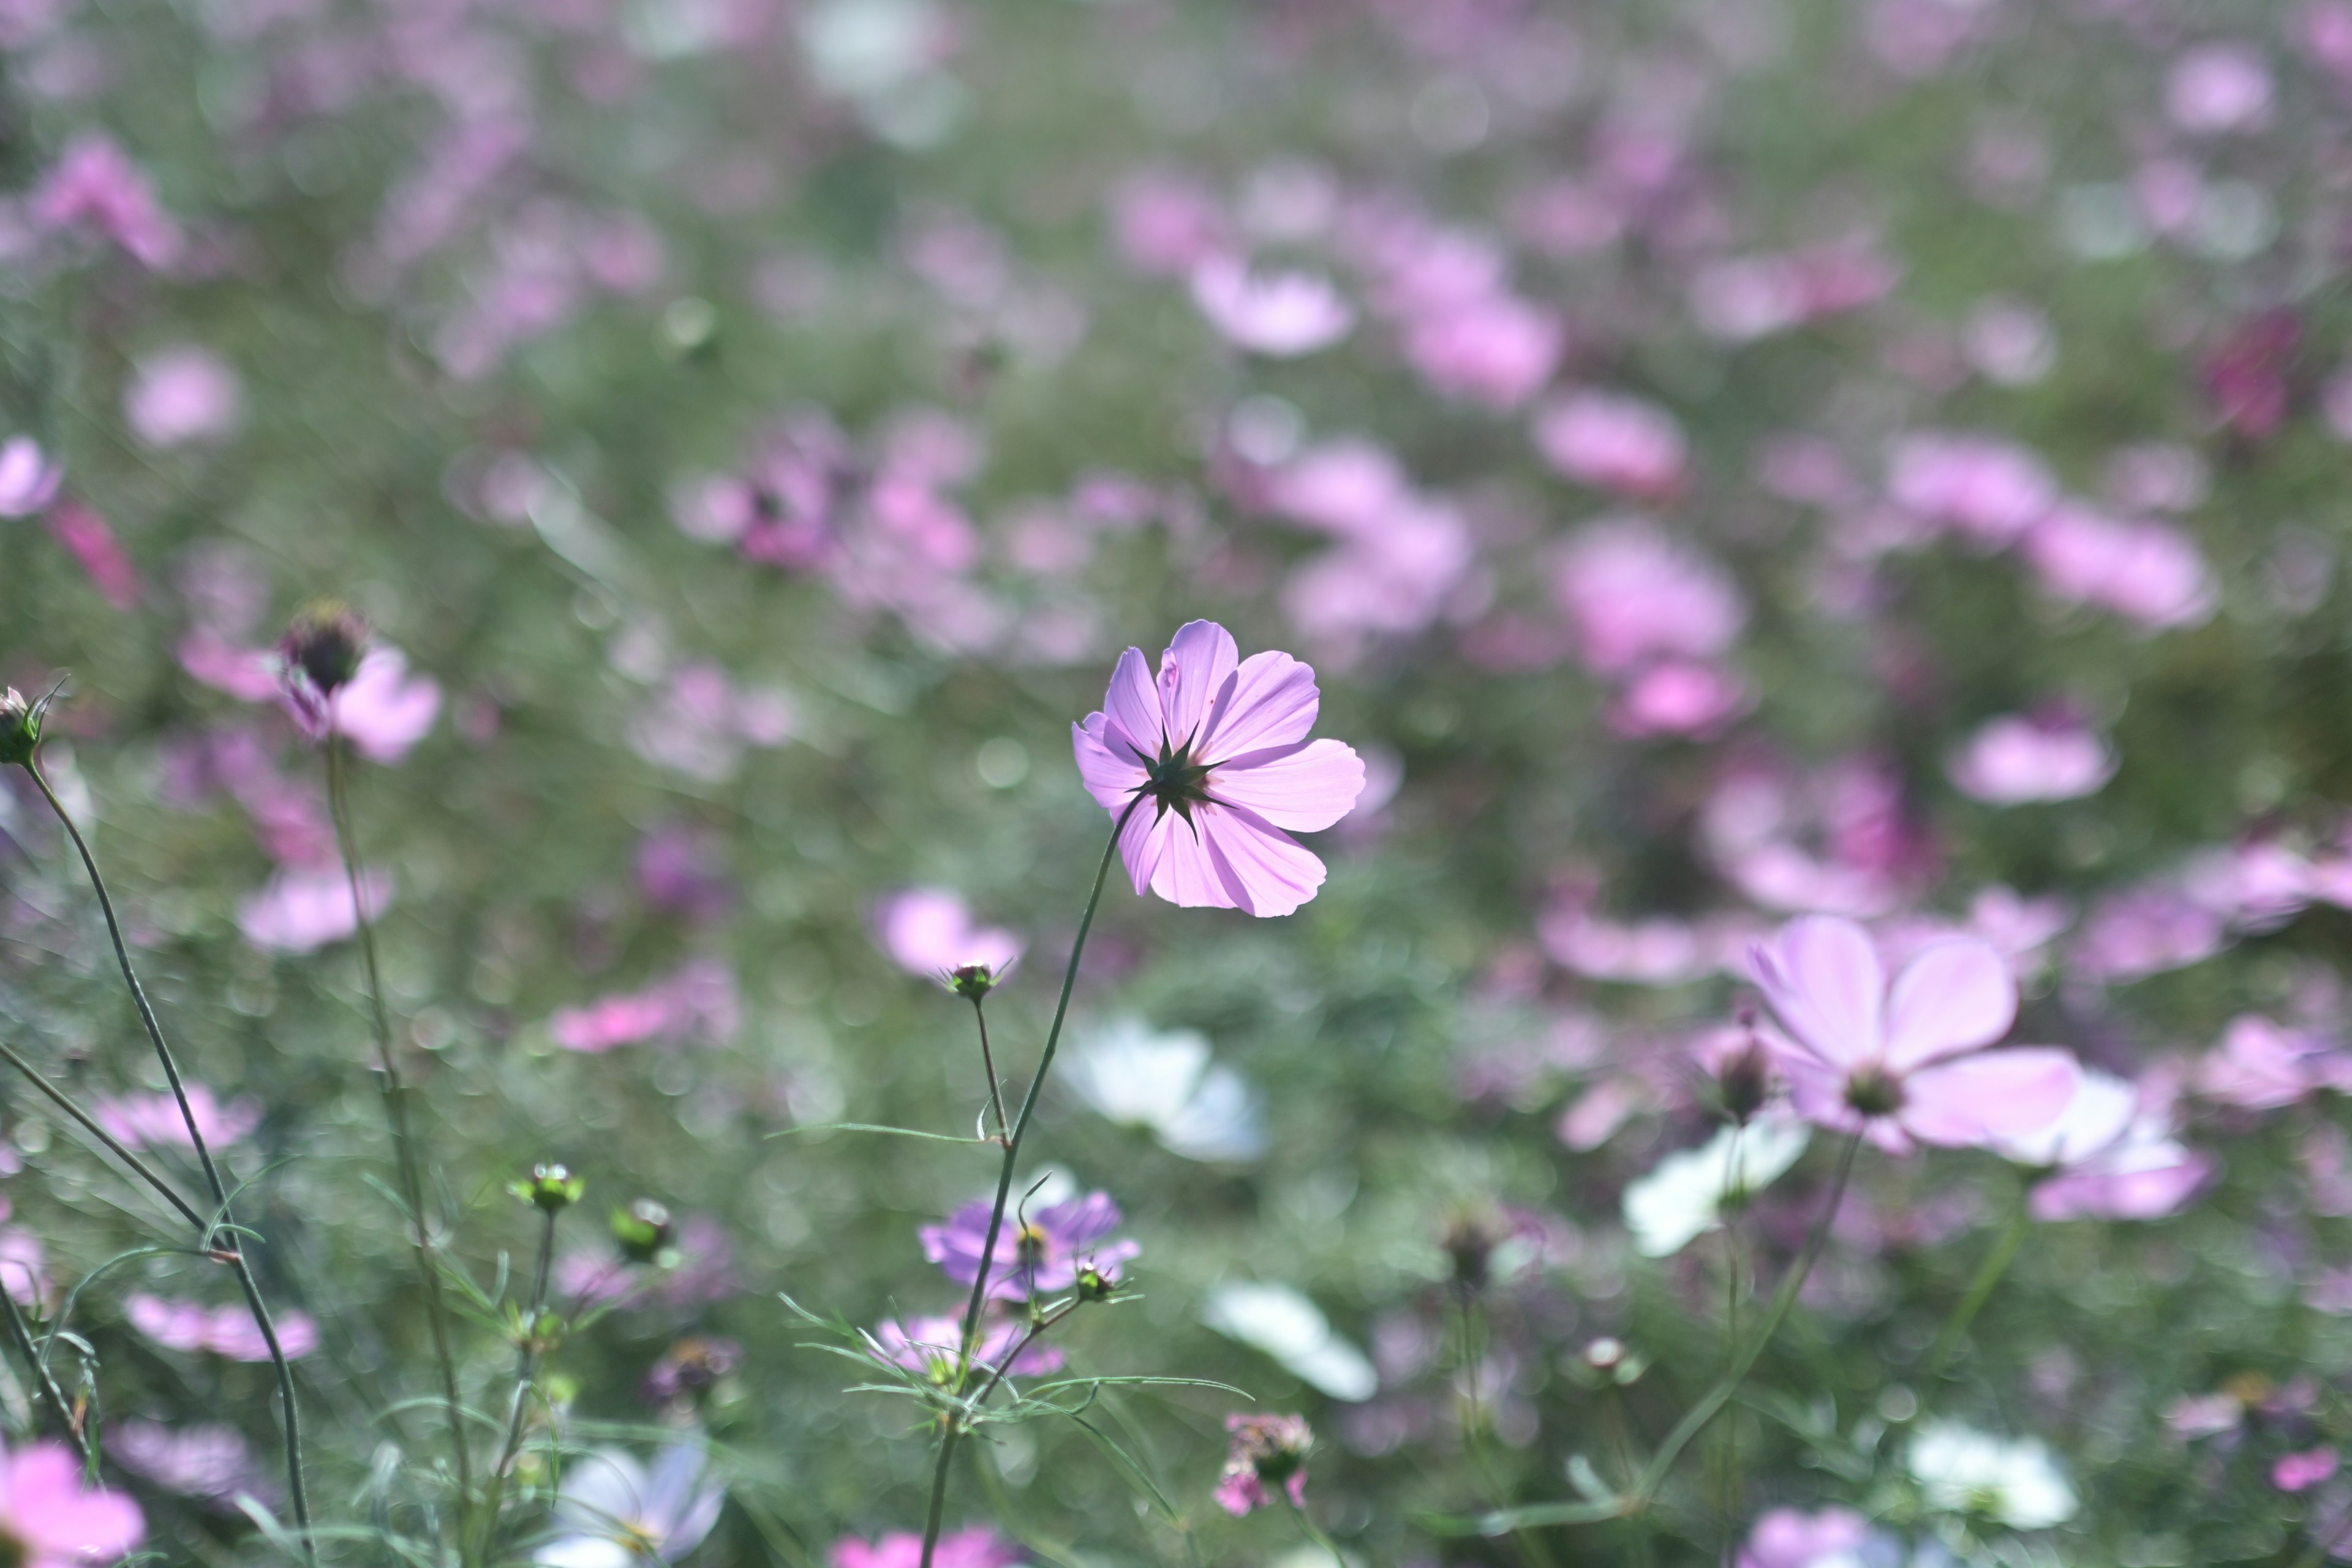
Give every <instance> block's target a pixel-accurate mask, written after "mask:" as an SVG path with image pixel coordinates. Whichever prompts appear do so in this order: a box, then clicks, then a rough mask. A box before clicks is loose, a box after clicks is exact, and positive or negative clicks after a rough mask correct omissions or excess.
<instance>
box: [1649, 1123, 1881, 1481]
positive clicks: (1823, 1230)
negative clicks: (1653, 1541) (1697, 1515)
mask: <svg viewBox="0 0 2352 1568" xmlns="http://www.w3.org/2000/svg"><path fill="white" fill-rule="evenodd" d="M1860 1152H1862V1134H1861V1133H1859V1132H1856V1133H1854V1134H1853V1135H1852V1136H1851V1137H1849V1138H1847V1139H1846V1141H1845V1147H1844V1148H1843V1149H1842V1150H1840V1151H1839V1152H1838V1163H1837V1173H1836V1174H1835V1175H1834V1176H1832V1177H1831V1178H1830V1196H1829V1202H1828V1203H1826V1204H1824V1205H1822V1216H1821V1218H1819V1219H1817V1220H1815V1221H1814V1222H1813V1229H1812V1234H1811V1235H1810V1236H1808V1237H1805V1246H1804V1249H1803V1250H1802V1251H1801V1252H1800V1253H1798V1254H1797V1258H1796V1261H1795V1262H1793V1263H1791V1264H1790V1265H1789V1272H1788V1273H1787V1274H1785V1275H1784V1276H1782V1277H1781V1279H1780V1289H1776V1290H1774V1291H1773V1292H1772V1302H1771V1305H1770V1306H1769V1307H1767V1308H1766V1309H1765V1310H1764V1321H1763V1322H1762V1323H1761V1324H1760V1325H1759V1327H1758V1329H1757V1331H1756V1337H1755V1338H1754V1339H1752V1340H1750V1341H1749V1342H1748V1345H1747V1348H1745V1349H1744V1350H1742V1351H1741V1352H1739V1353H1738V1356H1737V1357H1735V1358H1734V1359H1733V1361H1732V1363H1731V1365H1730V1366H1728V1367H1727V1368H1726V1369H1725V1371H1724V1373H1723V1376H1722V1378H1721V1379H1720V1380H1719V1381H1717V1384H1716V1385H1715V1386H1714V1387H1713V1388H1710V1389H1708V1390H1707V1391H1706V1394H1704V1395H1702V1396H1701V1397H1700V1399H1699V1402H1698V1403H1697V1404H1696V1405H1692V1406H1691V1407H1690V1409H1689V1411H1688V1412H1687V1413H1685V1415H1684V1416H1683V1418H1682V1419H1681V1420H1680V1421H1679V1422H1677V1423H1675V1429H1674V1430H1673V1431H1671V1432H1669V1433H1667V1434H1666V1440H1665V1442H1664V1443H1663V1444H1661V1445H1660V1446H1659V1448H1658V1451H1657V1452H1656V1453H1655V1454H1653V1455H1652V1456H1651V1457H1650V1462H1649V1464H1648V1465H1647V1466H1645V1467H1644V1468H1643V1471H1642V1474H1641V1477H1640V1479H1638V1480H1636V1481H1635V1482H1634V1485H1633V1495H1632V1496H1631V1497H1630V1498H1629V1499H1628V1500H1627V1501H1628V1503H1629V1504H1631V1505H1633V1507H1635V1508H1638V1507H1640V1506H1641V1505H1643V1504H1646V1503H1647V1502H1649V1500H1651V1499H1652V1498H1654V1497H1656V1496H1657V1495H1658V1489H1659V1488H1660V1487H1661V1486H1663V1485H1664V1484H1665V1479H1666V1475H1667V1472H1669V1471H1670V1470H1672V1469H1673V1468H1675V1460H1676V1459H1677V1458H1681V1457H1682V1451H1683V1450H1684V1449H1685V1448H1686V1447H1689V1446H1690V1443H1691V1439H1692V1438H1694V1437H1696V1436H1698V1435H1699V1434H1700V1433H1701V1432H1703V1431H1705V1430H1706V1425H1707V1423H1708V1422H1710V1421H1712V1420H1714V1419H1715V1417H1716V1415H1717V1412H1719V1411H1720V1410H1722V1408H1723V1407H1724V1406H1725V1405H1728V1404H1730V1403H1731V1398H1732V1395H1734V1394H1738V1392H1739V1385H1740V1384H1742V1383H1744V1382H1746V1381H1747V1378H1748V1369H1749V1368H1751V1367H1753V1366H1754V1365H1755V1364H1756V1359H1757V1358H1758V1357H1759V1356H1760V1355H1762V1354H1763V1353H1764V1347H1765V1346H1766V1345H1769V1344H1770V1343H1771V1342H1772V1336H1773V1335H1774V1334H1776V1333H1778V1332H1780V1320H1782V1319H1783V1318H1786V1317H1787V1316H1788V1315H1789V1309H1790V1307H1791V1306H1793V1305H1794V1304H1795V1302H1796V1300H1797V1292H1798V1291H1799V1290H1801V1289H1804V1284H1805V1280H1806V1279H1807V1278H1808V1277H1810V1276H1811V1273H1812V1271H1813V1265H1814V1264H1816V1263H1818V1262H1820V1261H1821V1256H1822V1247H1823V1246H1824V1245H1825V1244H1826V1243H1827V1242H1828V1240H1829V1235H1830V1224H1831V1222H1832V1220H1834V1219H1836V1218H1837V1212H1838V1208H1839V1205H1842V1204H1843V1203H1844V1201H1845V1188H1846V1183H1847V1182H1848V1181H1850V1180H1851V1179H1852V1178H1853V1162H1854V1156H1855V1155H1857V1154H1859V1153H1860Z"/></svg>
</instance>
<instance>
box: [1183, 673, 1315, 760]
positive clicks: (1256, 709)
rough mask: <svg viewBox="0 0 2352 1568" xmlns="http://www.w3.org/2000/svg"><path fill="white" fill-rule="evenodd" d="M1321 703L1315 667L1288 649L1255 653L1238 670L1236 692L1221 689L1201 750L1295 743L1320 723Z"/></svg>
mask: <svg viewBox="0 0 2352 1568" xmlns="http://www.w3.org/2000/svg"><path fill="white" fill-rule="evenodd" d="M1322 705H1323V696H1322V693H1321V692H1319V691H1318V690H1317V689H1315V671H1314V669H1313V668H1311V667H1309V666H1307V665H1304V664H1301V663H1299V662H1298V661H1297V659H1295V658H1291V657H1290V656H1289V655H1288V654H1286V653H1276V652H1274V651H1272V650H1268V651H1267V652H1265V653H1254V654H1252V655H1250V657H1249V658H1245V659H1244V660H1242V662H1241V668H1238V669H1236V670H1235V671H1234V685H1233V690H1232V693H1231V694H1230V695H1226V694H1223V693H1220V694H1219V697H1218V701H1217V711H1216V712H1214V713H1213V714H1212V715H1211V716H1210V720H1209V732H1208V734H1207V735H1206V736H1205V737H1204V738H1203V739H1202V742H1201V750H1200V755H1202V756H1203V757H1206V758H1209V759H1211V760H1214V759H1217V758H1222V757H1237V756H1240V755H1242V754H1244V752H1262V751H1265V750H1266V749H1267V748H1268V747H1271V746H1289V745H1296V744H1297V742H1301V741H1303V740H1305V739H1307V731H1309V730H1312V729H1313V728H1315V714H1316V711H1317V710H1318V709H1319V708H1321V706H1322Z"/></svg>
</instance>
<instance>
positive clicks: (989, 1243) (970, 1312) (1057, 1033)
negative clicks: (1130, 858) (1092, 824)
mask: <svg viewBox="0 0 2352 1568" xmlns="http://www.w3.org/2000/svg"><path fill="white" fill-rule="evenodd" d="M1143 800H1144V797H1143V796H1141V795H1137V796H1136V797H1135V798H1134V799H1133V800H1130V801H1129V802H1128V803H1127V809H1126V810H1124V811H1122V812H1120V813H1119V814H1118V822H1116V823H1115V824H1113V825H1112V826H1111V830H1110V842H1109V843H1108V844H1106V845H1104V846H1103V853H1102V863H1101V864H1100V865H1098V866H1097V867H1096V868H1095V885H1094V889H1093V890H1092V891H1091V892H1089V893H1088V894H1087V910H1086V913H1085V914H1083V915H1081V916H1079V917H1078V934H1077V937H1076V940H1075V941H1073V942H1071V943H1070V963H1069V967H1068V968H1067V969H1066V970H1064V971H1063V973H1062V994H1061V998H1060V1000H1058V1001H1056V1002H1055V1004H1054V1024H1053V1026H1052V1027H1051V1028H1049V1029H1048V1030H1046V1031H1045V1052H1044V1054H1042V1055H1041V1056H1039V1057H1038V1058H1037V1070H1036V1072H1035V1073H1034V1074H1033V1075H1031V1077H1030V1079H1029V1092H1028V1093H1027V1094H1026V1095H1025V1096H1024V1097H1023V1098H1022V1101H1021V1115H1020V1117H1019V1119H1018V1120H1016V1121H1014V1122H1013V1133H1012V1136H1011V1137H1009V1138H1007V1139H1006V1140H1005V1141H1004V1161H1003V1164H1002V1166H1001V1167H1000V1168H999V1169H998V1171H997V1176H996V1203H995V1206H994V1207H992V1209H990V1211H989V1215H988V1236H987V1238H986V1240H984V1241H983V1242H982V1244H981V1248H980V1267H979V1268H976V1269H974V1270H973V1271H972V1279H971V1301H970V1302H969V1303H968V1304H967V1305H966V1306H965V1308H964V1313H963V1340H962V1346H961V1349H960V1350H959V1351H958V1352H957V1355H956V1386H955V1391H956V1393H958V1394H961V1393H962V1392H963V1384H964V1380H965V1379H966V1378H967V1377H969V1376H971V1352H972V1347H973V1345H974V1344H975V1343H976V1342H977V1341H978V1339H979V1335H980V1313H981V1309H982V1308H983V1307H985V1306H986V1305H987V1304H988V1266H989V1264H990V1263H991V1261H992V1260H993V1259H994V1258H995V1257H996V1238H997V1237H998V1236H999V1234H1001V1233H1002V1232H1003V1228H1004V1205H1006V1203H1007V1202H1009V1201H1010V1200H1011V1198H1012V1195H1013V1168H1014V1167H1015V1166H1016V1165H1017V1164H1018V1163H1020V1160H1021V1140H1022V1137H1023V1136H1024V1134H1025V1133H1027V1132H1028V1131H1029V1119H1030V1118H1031V1117H1032V1116H1034V1115H1035V1114H1036V1111H1037V1096H1038V1094H1039V1092H1040V1091H1041V1090H1043V1089H1045V1074H1046V1073H1047V1072H1048V1071H1050V1070H1051V1069H1052V1068H1053V1066H1054V1052H1055V1050H1056V1049H1057V1048H1059V1047H1060V1046H1061V1043H1062V1021H1063V1019H1065V1018H1066V1017H1067V1016H1069V1011H1070V992H1071V990H1072V988H1073V987H1075V986H1076V984H1077V983H1078V960H1079V959H1080V958H1081V957H1083V956H1084V955H1085V953H1086V951H1087V932H1088V931H1092V930H1093V929H1094V923H1095V910H1096V909H1097V907H1098V906H1099V905H1100V904H1101V903H1102V891H1103V883H1104V881H1105V879H1108V877H1109V876H1110V863H1111V861H1112V860H1113V859H1114V858H1116V857H1117V856H1118V840H1119V836H1120V835H1121V834H1123V833H1125V832H1126V831H1127V823H1128V818H1129V817H1131V816H1134V815H1135V812H1136V808H1137V807H1138V806H1140V805H1142V804H1143ZM945 1420H946V1423H947V1426H946V1430H945V1431H944V1432H942V1433H941V1434H940V1462H939V1468H937V1469H935V1470H934V1471H933V1472H932V1474H931V1506H930V1511H929V1516H928V1517H927V1518H926V1519H925V1521H924V1522H923V1559H922V1568H931V1554H932V1553H933V1552H935V1551H937V1550H938V1548H939V1544H940V1515H941V1512H942V1511H943V1510H945V1509H946V1507H947V1500H948V1476H949V1473H950V1468H949V1467H950V1464H951V1463H952V1462H953V1460H954V1458H955V1446H956V1438H957V1437H958V1436H961V1433H960V1432H959V1430H958V1428H957V1426H956V1422H955V1417H954V1416H953V1415H948V1416H947V1417H945Z"/></svg>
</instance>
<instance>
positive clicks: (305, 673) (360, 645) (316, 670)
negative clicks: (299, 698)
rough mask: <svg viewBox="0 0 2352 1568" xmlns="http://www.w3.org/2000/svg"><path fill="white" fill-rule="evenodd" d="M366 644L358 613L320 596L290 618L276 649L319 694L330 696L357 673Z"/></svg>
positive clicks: (366, 630) (289, 666)
mask: <svg viewBox="0 0 2352 1568" xmlns="http://www.w3.org/2000/svg"><path fill="white" fill-rule="evenodd" d="M367 645H368V625H367V623H366V622H365V621H363V620H362V619H361V618H360V617H359V614H358V612H356V611H355V610H353V609H352V607H351V606H350V605H345V604H343V603H341V602H340V601H338V600H333V599H321V600H320V601H319V602H318V603H316V604H314V605H310V606H309V607H307V608H306V609H304V610H303V611H302V613H301V614H300V615H298V616H295V617H294V624H293V625H292V626H288V627H287V628H286V637H285V640H284V641H283V642H281V643H279V644H278V652H279V653H280V654H281V655H282V656H284V658H285V660H286V663H287V666H288V668H289V669H292V670H299V671H300V672H301V675H302V677H303V678H304V679H307V680H308V681H309V682H310V685H311V686H312V687H314V688H316V689H317V690H318V692H319V695H320V696H321V697H331V696H332V695H334V693H336V692H337V691H339V690H341V689H342V688H344V687H346V686H349V685H350V684H351V683H352V678H353V677H355V676H357V675H358V674H359V672H360V658H361V656H362V655H363V654H364V653H366V652H367Z"/></svg>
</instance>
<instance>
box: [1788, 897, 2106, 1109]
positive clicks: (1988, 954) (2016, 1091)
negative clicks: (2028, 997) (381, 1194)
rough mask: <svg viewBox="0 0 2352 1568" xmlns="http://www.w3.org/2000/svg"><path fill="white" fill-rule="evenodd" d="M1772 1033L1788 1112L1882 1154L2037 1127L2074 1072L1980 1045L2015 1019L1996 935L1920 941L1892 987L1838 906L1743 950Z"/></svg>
mask: <svg viewBox="0 0 2352 1568" xmlns="http://www.w3.org/2000/svg"><path fill="white" fill-rule="evenodd" d="M1750 964H1751V967H1752V969H1753V971H1754V973H1755V977H1756V981H1757V984H1759V985H1760V986H1761V987H1762V988H1763V991H1764V996H1765V1000H1766V1001H1768V1002H1769V1003H1770V1004H1771V1007H1772V1011H1773V1013H1774V1014H1775V1015H1777V1016H1779V1018H1780V1023H1781V1025H1782V1026H1784V1027H1785V1028H1786V1029H1787V1030H1788V1031H1789V1033H1788V1035H1787V1036H1785V1037H1783V1036H1779V1035H1768V1036H1767V1037H1766V1040H1767V1043H1768V1044H1769V1046H1771V1047H1773V1052H1774V1055H1775V1057H1776V1058H1778V1059H1779V1062H1780V1069H1781V1071H1782V1072H1783V1073H1784V1074H1785V1075H1786V1076H1787V1077H1788V1079H1789V1084H1790V1091H1791V1095H1792V1098H1793V1099H1794V1100H1795V1102H1796V1106H1797V1109H1798V1110H1800V1111H1801V1112H1802V1113H1803V1114H1804V1115H1805V1116H1807V1117H1809V1118H1811V1120H1812V1121H1817V1122H1819V1123H1821V1124H1822V1126H1824V1127H1829V1128H1832V1129H1835V1130H1837V1131H1847V1132H1864V1133H1866V1134H1867V1135H1868V1136H1869V1137H1870V1139H1871V1141H1872V1142H1874V1143H1877V1144H1878V1145H1879V1146H1880V1147H1881V1148H1884V1149H1886V1150H1888V1151H1889V1152H1895V1153H1902V1152H1907V1151H1908V1150H1909V1149H1910V1147H1911V1145H1912V1143H1913V1142H1914V1141H1915V1140H1916V1142H1922V1143H1937V1144H1943V1145H1946V1146H1949V1147H1957V1146H1960V1145H1965V1144H1971V1143H1983V1142H1990V1141H1991V1140H1993V1139H1996V1138H2000V1137H2003V1136H2021V1135H2023V1134H2025V1133H2027V1132H2030V1131H2032V1130H2034V1129H2037V1128H2040V1127H2043V1126H2046V1125H2047V1124H2048V1123H2049V1122H2050V1121H2052V1120H2053V1118H2055V1117H2056V1116H2057V1115H2058V1114H2059V1112H2060V1111H2062V1110H2064V1109H2065V1106H2066V1102H2067V1100H2068V1099H2069V1098H2070V1097H2071V1096H2072V1095H2073V1094H2074V1084H2075V1077H2076V1073H2077V1071H2078V1070H2079V1069H2078V1068H2076V1067H2075V1065H2074V1058H2073V1057H2071V1056H2069V1055H2068V1054H2067V1053H2065V1052H2064V1051H2061V1050H2054V1049H2052V1048H2050V1047H2042V1046H2021V1047H2012V1048H2010V1049H2007V1050H1998V1051H1992V1050H1986V1049H1985V1048H1984V1047H1987V1046H1990V1045H1991V1044H1992V1043H1993V1042H1994V1041H1995V1040H1998V1039H2000V1037H2002V1036H2003V1035H2005V1034H2007V1033H2008V1032H2009V1026H2010V1024H2011V1022H2012V1021H2013V1020H2014V1019H2015V1018H2016V1016H2017V980H2016V977H2015V976H2014V975H2012V974H2011V973H2010V968H2009V963H2008V962H2007V961H2006V960H2005V959H2003V958H2002V957H2001V955H2000V952H1999V950H1997V949H1995V948H1994V947H1993V946H1992V944H1991V943H1990V942H1983V941H1980V940H1979V939H1977V938H1975V937H1953V938H1949V939H1948V940H1945V941H1942V942H1930V943H1928V944H1927V946H1925V947H1923V948H1921V949H1920V950H1919V951H1918V952H1916V954H1914V955H1913V956H1912V958H1911V959H1910V961H1909V962H1908V963H1906V964H1905V965H1904V966H1903V969H1902V972H1901V973H1898V974H1897V975H1895V979H1894V981H1893V983H1892V984H1889V983H1888V981H1887V977H1886V970H1885V965H1884V964H1883V963H1881V962H1880V960H1879V956H1878V949H1877V947H1876V945H1875V944H1874V943H1873V942H1872V941H1871V939H1870V935H1869V933H1868V932H1867V931H1864V930H1863V929H1862V927H1860V926H1858V925H1856V924H1855V923H1854V922H1853V921H1849V920H1845V919H1843V918H1841V917H1838V916H1835V915H1808V916H1806V917H1804V918H1803V919H1801V920H1795V921H1790V922H1789V924H1787V925H1786V926H1783V927H1782V928H1781V929H1780V934H1779V935H1777V936H1775V937H1774V938H1773V939H1772V940H1771V941H1769V942H1759V943H1757V944H1756V946H1755V947H1754V948H1753V949H1752V950H1751V952H1750Z"/></svg>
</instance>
